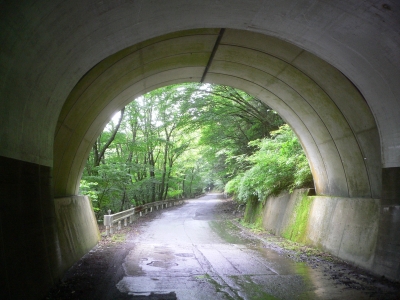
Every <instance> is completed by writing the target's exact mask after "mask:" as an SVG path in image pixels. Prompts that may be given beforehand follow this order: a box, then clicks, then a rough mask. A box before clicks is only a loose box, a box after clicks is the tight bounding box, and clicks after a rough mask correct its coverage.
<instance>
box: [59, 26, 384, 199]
mask: <svg viewBox="0 0 400 300" xmlns="http://www.w3.org/2000/svg"><path fill="white" fill-rule="evenodd" d="M213 49H214V52H213ZM205 69H206V71H205ZM202 79H204V80H205V82H209V83H217V84H226V85H230V86H233V87H237V88H240V89H242V90H244V91H246V92H248V93H250V94H253V95H255V96H257V97H258V98H260V99H262V100H263V101H265V102H266V103H267V104H268V105H269V106H270V107H272V108H273V109H275V110H276V111H277V112H278V113H279V114H280V115H281V116H282V117H283V118H284V119H285V120H286V122H287V123H288V124H289V125H291V127H292V128H293V129H294V131H295V132H296V133H297V135H298V136H299V138H300V141H301V143H302V145H303V148H304V149H305V152H306V155H307V157H308V159H309V162H310V165H311V169H312V173H313V177H314V181H315V185H316V192H317V194H319V195H328V196H339V197H361V198H379V197H380V192H381V178H380V169H381V165H380V161H381V158H380V149H379V145H380V139H379V134H378V130H377V126H376V123H375V120H374V118H373V115H372V113H371V111H370V109H369V107H368V105H367V103H366V101H365V100H364V98H363V96H362V95H361V94H360V92H359V91H358V89H357V88H356V87H355V86H354V85H353V84H352V83H351V82H350V81H349V80H348V79H347V78H346V77H345V76H344V75H343V74H342V73H341V72H340V71H338V70H337V69H336V68H334V67H333V66H331V65H330V64H328V63H327V62H325V61H323V60H322V59H320V58H318V57H317V56H315V55H313V54H311V53H310V52H308V51H305V50H303V49H301V48H299V47H297V46H295V45H293V44H290V43H288V42H285V41H282V40H280V39H278V38H275V37H271V36H266V35H262V34H258V33H252V32H246V31H241V30H235V29H226V30H221V29H196V30H186V31H180V32H175V33H171V34H167V35H163V36H160V37H156V38H153V39H150V40H147V41H145V42H142V43H139V44H137V45H134V46H131V47H128V48H126V49H124V50H121V51H119V52H117V53H115V54H114V55H112V56H110V57H108V58H106V59H104V60H103V61H102V62H100V63H98V64H97V65H96V66H95V67H94V68H92V69H91V70H90V71H89V72H88V73H87V74H85V76H84V77H82V79H81V80H80V81H79V82H78V84H77V85H76V86H75V88H74V89H73V90H72V92H71V93H70V95H69V96H68V98H67V101H66V102H65V104H64V106H63V108H62V111H61V113H60V116H59V119H58V122H57V129H56V133H55V141H54V182H55V196H56V197H61V196H68V195H76V194H77V193H78V189H79V179H80V177H81V174H82V172H83V168H84V166H85V163H86V159H87V157H88V154H89V152H90V149H91V147H92V145H93V143H94V141H95V139H96V138H97V136H98V135H99V134H100V132H101V131H102V129H103V127H104V126H105V124H106V123H107V121H108V120H109V119H110V117H111V115H112V114H113V113H114V112H115V111H117V110H119V109H121V108H122V106H124V105H126V104H127V103H129V102H130V101H132V100H133V99H134V98H135V97H136V96H138V95H141V94H144V93H146V92H148V91H151V90H153V89H155V88H157V87H161V86H165V85H169V84H173V83H183V82H189V81H195V82H200V81H201V80H202Z"/></svg>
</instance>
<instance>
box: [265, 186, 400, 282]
mask: <svg viewBox="0 0 400 300" xmlns="http://www.w3.org/2000/svg"><path fill="white" fill-rule="evenodd" d="M307 193H308V190H296V191H295V192H294V193H292V194H281V195H280V196H278V197H271V198H269V199H268V200H267V201H266V203H265V206H264V207H263V209H262V211H261V213H262V219H263V227H264V228H265V229H266V230H268V231H270V232H272V233H273V234H276V235H280V236H284V237H286V238H289V239H291V240H295V241H298V242H302V243H304V244H308V245H310V246H314V247H317V248H319V249H321V250H323V251H327V252H329V253H331V254H333V255H334V256H336V257H339V258H341V259H343V260H345V261H347V262H349V263H351V264H353V265H356V266H359V267H362V268H364V269H366V270H369V271H371V272H373V273H376V274H378V275H382V274H384V275H385V276H387V277H389V278H391V279H393V280H398V279H399V278H398V277H396V275H394V274H393V273H391V272H387V271H384V272H382V270H380V272H377V270H376V264H377V262H376V259H375V256H376V255H375V254H376V249H377V240H378V231H379V225H380V206H381V205H380V202H381V201H380V200H378V199H368V198H342V197H325V196H307ZM258 205H262V204H261V202H259V204H258ZM304 207H306V208H307V212H306V214H305V215H303V216H300V214H303V213H304V212H303V211H302V208H304ZM300 218H302V221H304V222H305V224H303V225H304V226H303V227H299V224H298V223H299V219H300ZM298 231H304V232H298ZM393 259H394V258H393V257H386V258H384V259H383V260H382V261H381V262H379V263H378V264H379V265H381V264H382V263H383V264H393V263H395V262H394V261H392V260H393Z"/></svg>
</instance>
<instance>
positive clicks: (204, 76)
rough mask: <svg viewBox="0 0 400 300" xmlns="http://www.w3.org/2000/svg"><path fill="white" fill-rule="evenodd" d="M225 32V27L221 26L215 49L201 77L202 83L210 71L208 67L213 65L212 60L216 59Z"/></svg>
mask: <svg viewBox="0 0 400 300" xmlns="http://www.w3.org/2000/svg"><path fill="white" fill-rule="evenodd" d="M224 32H225V28H221V30H220V31H219V34H218V38H217V40H216V41H215V44H214V48H213V50H212V52H211V55H210V58H209V60H208V63H207V66H206V68H205V70H204V73H203V76H202V77H201V80H200V82H201V83H203V82H204V79H205V78H206V75H207V73H208V69H209V68H210V66H211V64H212V62H213V60H214V56H215V53H216V52H217V50H218V46H219V44H220V43H221V40H222V36H223V35H224Z"/></svg>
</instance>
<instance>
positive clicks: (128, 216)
mask: <svg viewBox="0 0 400 300" xmlns="http://www.w3.org/2000/svg"><path fill="white" fill-rule="evenodd" d="M183 201H184V200H165V201H157V202H152V203H147V204H144V205H141V206H136V207H133V206H131V208H130V209H127V210H124V211H121V212H118V213H115V214H111V210H108V215H104V221H103V222H104V226H106V234H107V235H112V234H113V233H114V224H116V223H117V224H118V226H117V228H116V229H117V230H120V229H121V223H122V222H124V226H127V225H128V220H129V223H132V222H133V221H134V219H135V218H136V217H141V216H142V215H146V214H147V213H149V212H152V211H153V210H158V209H159V207H161V209H163V208H164V207H165V208H167V207H171V206H175V205H176V204H177V203H178V204H182V203H183Z"/></svg>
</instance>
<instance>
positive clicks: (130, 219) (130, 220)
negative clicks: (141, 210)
mask: <svg viewBox="0 0 400 300" xmlns="http://www.w3.org/2000/svg"><path fill="white" fill-rule="evenodd" d="M131 209H133V205H131ZM134 214H135V209H133V211H132V214H131V215H130V216H129V223H132V221H133V215H134Z"/></svg>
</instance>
